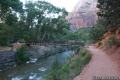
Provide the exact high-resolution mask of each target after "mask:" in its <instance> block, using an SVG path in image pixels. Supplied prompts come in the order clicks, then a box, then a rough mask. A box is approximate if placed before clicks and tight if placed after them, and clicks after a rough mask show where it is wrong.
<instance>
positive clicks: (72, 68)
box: [46, 50, 91, 80]
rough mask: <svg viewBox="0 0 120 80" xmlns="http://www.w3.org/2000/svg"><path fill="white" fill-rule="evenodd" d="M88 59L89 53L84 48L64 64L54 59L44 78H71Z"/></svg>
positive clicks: (50, 79) (53, 79)
mask: <svg viewBox="0 0 120 80" xmlns="http://www.w3.org/2000/svg"><path fill="white" fill-rule="evenodd" d="M90 59H91V54H89V52H88V51H86V50H81V51H79V53H78V54H76V55H74V56H73V57H71V58H70V59H69V61H68V62H67V63H66V64H64V65H61V64H60V63H59V62H58V61H55V62H54V63H53V65H52V67H51V70H50V72H49V74H48V75H47V77H46V80H73V78H74V77H75V76H77V75H78V74H80V72H81V70H82V69H83V67H84V66H85V65H86V64H88V63H89V61H90Z"/></svg>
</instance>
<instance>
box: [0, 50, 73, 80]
mask: <svg viewBox="0 0 120 80" xmlns="http://www.w3.org/2000/svg"><path fill="white" fill-rule="evenodd" d="M73 54H74V52H73V51H65V52H63V53H59V54H56V55H54V56H50V57H48V58H44V59H40V60H38V61H37V62H36V63H29V62H28V63H29V64H25V65H20V66H16V67H15V68H12V69H10V70H7V71H1V72H0V80H43V77H45V76H46V74H47V73H48V71H49V69H50V66H51V65H52V63H53V62H54V60H55V58H57V59H58V60H59V61H60V62H61V63H64V62H65V61H66V60H67V59H68V58H69V57H70V56H71V55H73ZM34 61H36V59H34Z"/></svg>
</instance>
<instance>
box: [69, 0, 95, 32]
mask: <svg viewBox="0 0 120 80" xmlns="http://www.w3.org/2000/svg"><path fill="white" fill-rule="evenodd" d="M96 4H97V1H96V0H83V1H82V0H80V1H79V2H78V4H77V5H76V6H75V8H74V10H73V11H72V12H70V13H69V14H68V16H67V20H68V22H69V23H70V26H71V27H70V28H71V30H76V29H79V28H83V27H92V26H93V25H95V24H96V20H97V14H96V12H97V8H96Z"/></svg>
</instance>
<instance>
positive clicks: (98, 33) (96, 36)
mask: <svg viewBox="0 0 120 80" xmlns="http://www.w3.org/2000/svg"><path fill="white" fill-rule="evenodd" d="M106 26H107V24H106V21H105V20H103V19H100V20H98V22H97V24H96V25H95V27H93V28H92V30H91V32H90V33H91V38H92V40H93V41H99V40H100V39H101V37H102V36H103V35H104V34H105V32H107V30H108V28H107V27H106Z"/></svg>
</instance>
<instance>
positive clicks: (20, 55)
mask: <svg viewBox="0 0 120 80" xmlns="http://www.w3.org/2000/svg"><path fill="white" fill-rule="evenodd" d="M27 61H29V57H28V55H27V47H26V46H22V47H21V48H19V49H18V50H17V52H16V62H17V63H18V64H21V63H26V62H27Z"/></svg>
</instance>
